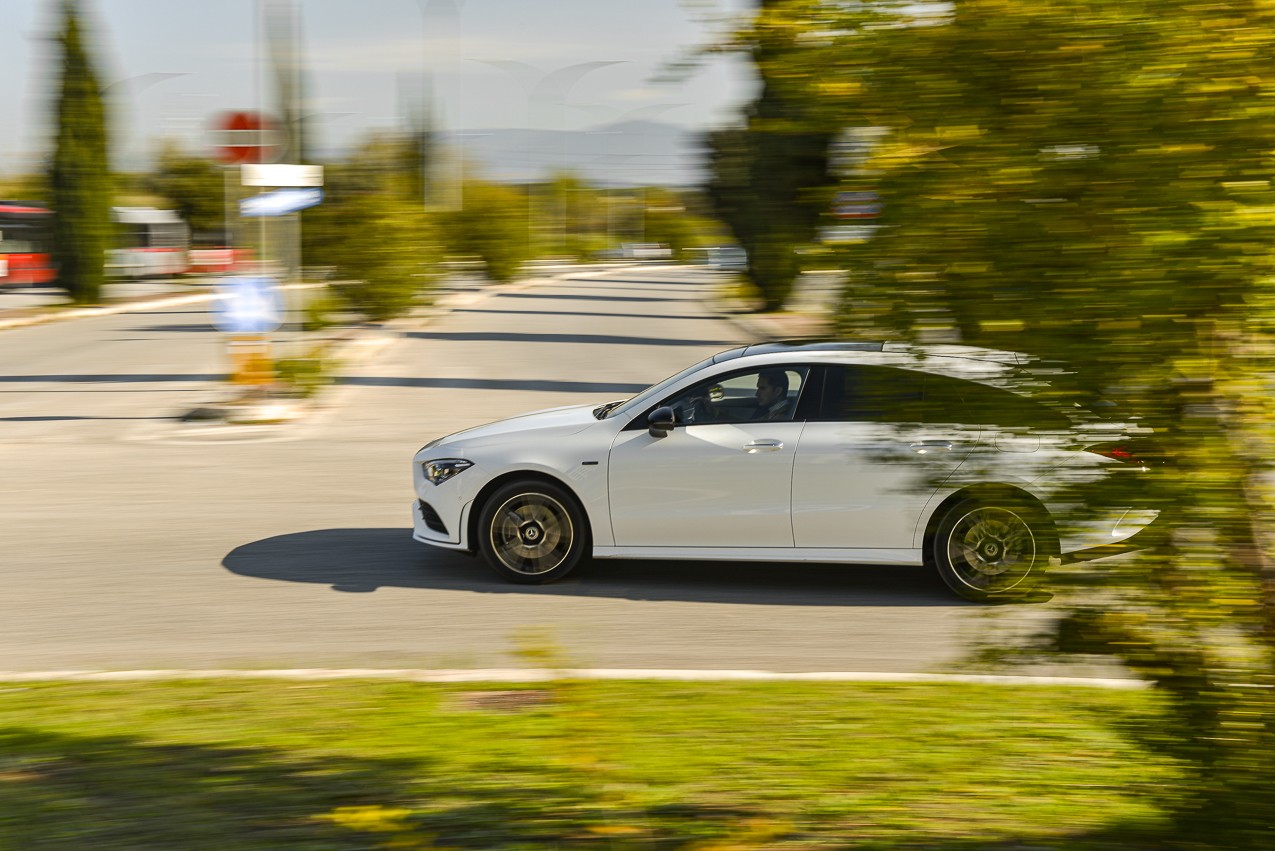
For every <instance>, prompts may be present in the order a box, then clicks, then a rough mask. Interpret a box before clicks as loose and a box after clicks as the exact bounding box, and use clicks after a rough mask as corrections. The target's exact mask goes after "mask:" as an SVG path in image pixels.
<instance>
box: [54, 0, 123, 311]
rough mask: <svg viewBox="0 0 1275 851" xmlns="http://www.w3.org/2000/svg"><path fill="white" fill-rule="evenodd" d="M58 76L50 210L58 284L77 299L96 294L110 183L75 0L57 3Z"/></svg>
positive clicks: (95, 88) (101, 119)
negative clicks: (59, 8)
mask: <svg viewBox="0 0 1275 851" xmlns="http://www.w3.org/2000/svg"><path fill="white" fill-rule="evenodd" d="M62 13H63V26H62V33H61V36H60V37H59V41H60V43H61V45H62V79H61V84H60V86H59V89H58V96H57V104H56V116H57V138H56V146H55V148H54V152H53V161H52V163H51V167H50V169H49V187H50V191H51V198H52V201H53V207H54V211H55V212H56V214H57V215H56V218H55V225H54V253H55V257H56V259H57V263H58V286H60V287H62V288H63V289H65V290H66V291H67V292H69V293H70V294H71V297H72V298H73V299H74V300H75V301H76V302H79V303H93V302H96V301H97V300H98V296H99V294H100V293H101V289H102V283H103V280H104V278H105V274H106V251H107V248H108V247H109V244H110V232H111V187H110V173H109V169H108V166H107V150H106V144H107V143H106V120H105V114H104V107H103V101H102V92H101V85H100V84H99V82H98V78H97V74H96V73H95V72H94V70H93V65H92V63H91V61H90V59H89V55H88V51H87V50H86V47H85V43H84V34H83V27H82V26H81V23H80V10H79V6H78V4H77V3H76V2H75V0H65V2H64V3H63V6H62Z"/></svg>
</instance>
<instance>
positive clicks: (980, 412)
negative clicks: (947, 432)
mask: <svg viewBox="0 0 1275 851" xmlns="http://www.w3.org/2000/svg"><path fill="white" fill-rule="evenodd" d="M961 383H962V384H964V385H965V387H966V389H965V399H966V402H967V404H968V417H967V419H965V420H964V422H966V423H969V424H971V425H987V426H996V427H999V428H1010V429H1037V430H1040V431H1060V430H1063V429H1067V428H1070V427H1071V421H1070V420H1069V419H1067V417H1066V416H1064V415H1063V414H1061V413H1059V412H1058V411H1054V410H1051V409H1049V408H1047V407H1045V406H1044V405H1041V404H1040V403H1038V402H1034V401H1032V400H1031V399H1028V398H1027V397H1026V396H1019V395H1018V394H1017V393H1011V392H1009V391H1008V390H1002V389H1000V388H999V387H989V386H988V385H986V384H975V383H973V382H961Z"/></svg>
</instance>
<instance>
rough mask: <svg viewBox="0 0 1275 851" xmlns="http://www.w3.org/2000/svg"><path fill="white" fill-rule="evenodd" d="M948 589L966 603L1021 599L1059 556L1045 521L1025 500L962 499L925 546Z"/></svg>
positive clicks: (1036, 509) (1050, 528)
mask: <svg viewBox="0 0 1275 851" xmlns="http://www.w3.org/2000/svg"><path fill="white" fill-rule="evenodd" d="M928 547H929V555H930V557H931V559H932V560H933V562H934V565H935V567H937V568H938V572H939V576H941V577H942V578H943V581H944V582H945V583H947V586H948V587H949V588H951V589H952V590H953V591H955V592H956V593H957V594H959V595H960V596H962V597H964V598H965V599H967V600H974V601H976V602H980V603H984V602H999V601H1010V600H1018V599H1022V598H1023V597H1024V596H1026V595H1027V594H1028V593H1029V592H1031V591H1032V590H1033V589H1034V588H1036V587H1037V586H1038V585H1039V583H1040V581H1041V580H1042V579H1043V578H1044V573H1045V570H1046V568H1047V567H1048V566H1049V559H1050V558H1051V557H1053V556H1056V555H1057V554H1058V537H1057V535H1056V533H1055V532H1054V528H1053V523H1052V521H1051V520H1050V519H1049V516H1048V515H1047V514H1046V513H1045V511H1044V510H1043V509H1041V508H1040V507H1039V506H1036V505H1034V504H1032V503H1031V502H1030V501H1028V500H1025V499H1021V500H1020V499H1013V498H1006V499H987V498H983V499H965V500H961V501H960V502H958V503H956V504H954V505H952V506H951V507H950V508H948V509H947V510H946V511H945V512H944V513H943V516H942V517H941V518H940V520H939V523H938V526H937V527H936V529H935V532H934V535H933V536H932V537H931V538H930V540H929V542H928Z"/></svg>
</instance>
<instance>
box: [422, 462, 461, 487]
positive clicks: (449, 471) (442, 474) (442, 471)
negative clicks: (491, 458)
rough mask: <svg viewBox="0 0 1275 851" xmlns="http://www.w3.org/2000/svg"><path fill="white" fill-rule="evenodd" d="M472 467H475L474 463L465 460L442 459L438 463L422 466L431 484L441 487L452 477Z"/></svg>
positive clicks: (427, 463) (428, 463)
mask: <svg viewBox="0 0 1275 851" xmlns="http://www.w3.org/2000/svg"><path fill="white" fill-rule="evenodd" d="M472 466H474V462H473V461H466V460H464V459H463V458H440V459H439V460H437V461H426V462H425V463H424V464H422V465H421V469H422V470H424V471H425V478H426V479H428V480H429V483H430V484H432V485H441V484H442V483H443V482H445V481H447V480H448V479H450V478H451V477H452V476H454V475H456V474H457V473H460V472H463V471H465V470H468V469H469V468H470V467H472Z"/></svg>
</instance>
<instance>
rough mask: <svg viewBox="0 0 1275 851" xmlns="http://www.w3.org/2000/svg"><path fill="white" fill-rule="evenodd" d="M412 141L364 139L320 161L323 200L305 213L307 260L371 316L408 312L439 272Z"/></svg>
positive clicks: (433, 225)
mask: <svg viewBox="0 0 1275 851" xmlns="http://www.w3.org/2000/svg"><path fill="white" fill-rule="evenodd" d="M416 144H417V141H416V140H415V139H413V138H412V137H411V136H403V135H395V134H376V135H373V136H370V137H368V138H367V139H366V140H364V142H363V144H362V145H360V146H359V147H358V148H357V149H356V150H355V151H354V152H353V153H351V155H350V156H349V157H348V158H346V160H344V161H343V162H339V163H332V164H329V165H327V166H325V167H324V201H323V203H322V204H319V205H318V206H315V207H311V208H310V209H308V210H306V211H305V212H304V213H303V214H302V230H301V244H302V254H303V256H304V257H305V264H306V265H307V266H310V267H316V266H317V267H326V268H327V269H328V270H329V271H330V273H331V274H332V275H333V276H334V277H335V278H336V279H337V280H338V282H337V283H334V284H333V290H334V292H335V294H336V295H337V297H338V298H340V299H341V300H342V301H343V302H345V303H346V304H347V305H348V306H349V307H350V308H351V309H353V310H355V311H357V312H359V313H362V314H363V315H364V316H366V317H367V318H369V319H371V320H372V321H375V322H383V321H385V320H387V319H392V318H393V317H395V316H399V315H402V314H403V313H405V312H407V311H408V310H410V309H411V308H412V306H413V305H415V304H416V303H417V302H418V301H419V300H420V299H421V298H422V297H423V296H424V295H425V293H426V292H427V290H428V289H429V288H430V287H431V286H432V285H433V283H434V281H435V280H436V278H437V275H438V261H439V258H440V256H441V255H440V247H439V244H438V241H439V234H438V229H437V223H436V220H435V218H434V216H433V215H431V214H429V213H427V212H426V211H425V210H424V209H423V205H422V203H421V188H420V184H419V181H420V171H419V169H418V168H414V167H413V165H412V164H413V163H414V162H415V161H416V160H417V158H418V152H417V149H416Z"/></svg>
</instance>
